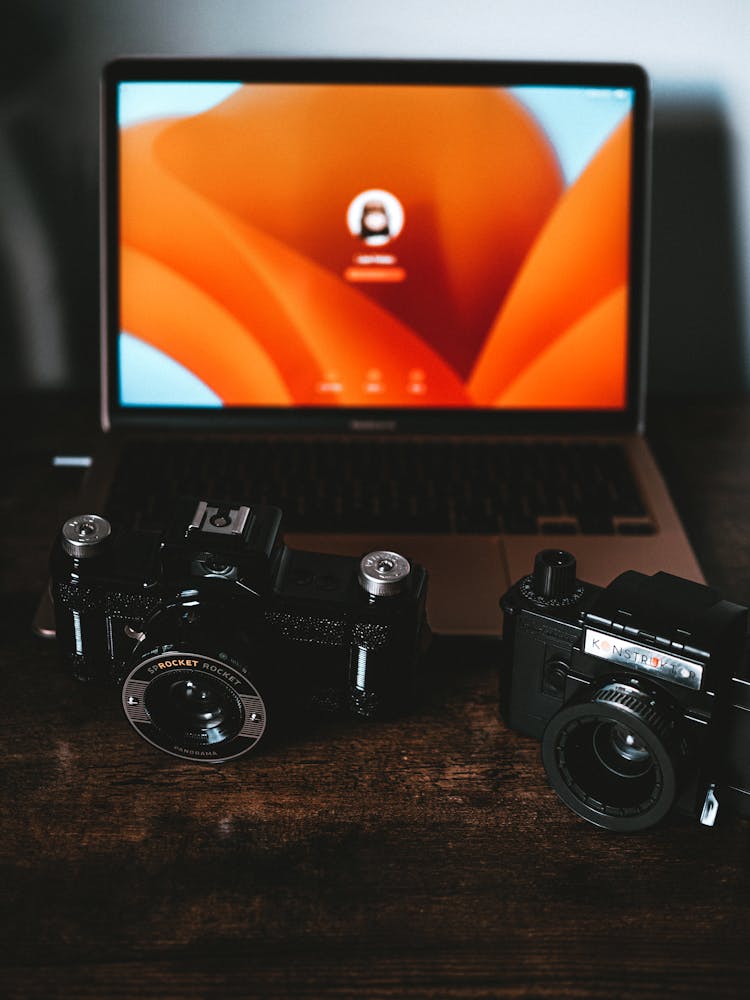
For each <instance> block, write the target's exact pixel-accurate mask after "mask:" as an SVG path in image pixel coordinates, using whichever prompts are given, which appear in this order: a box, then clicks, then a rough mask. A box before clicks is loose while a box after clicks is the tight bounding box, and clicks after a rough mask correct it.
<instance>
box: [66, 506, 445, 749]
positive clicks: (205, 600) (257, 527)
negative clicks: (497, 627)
mask: <svg viewBox="0 0 750 1000" xmlns="http://www.w3.org/2000/svg"><path fill="white" fill-rule="evenodd" d="M51 571H52V572H51V575H52V593H53V600H54V605H55V617H56V629H57V638H58V643H59V646H60V649H61V653H62V656H63V659H64V662H65V663H66V665H67V666H68V667H69V669H70V671H71V673H72V674H73V675H74V676H75V677H76V678H78V679H79V680H85V681H102V682H105V683H107V684H110V685H111V684H114V685H117V686H118V687H119V688H120V689H121V694H122V705H123V710H124V713H125V716H126V717H127V719H128V720H129V722H130V723H131V724H132V725H133V727H134V728H135V729H136V731H137V732H138V733H139V734H140V735H141V736H142V737H143V738H144V739H145V740H147V741H148V742H150V743H152V744H153V745H155V746H156V747H158V748H159V749H161V750H164V751H166V752H167V753H171V754H174V755H175V756H178V757H181V758H183V759H187V760H198V761H207V762H220V761H225V760H230V759H233V758H235V757H238V756H240V755H242V754H245V753H247V752H248V751H251V750H253V748H254V747H256V745H257V744H258V743H259V742H260V741H261V740H264V739H267V738H268V736H269V734H273V733H277V734H278V733H282V732H283V731H284V730H289V729H290V728H291V727H293V726H294V725H295V724H296V723H297V722H299V721H300V719H301V717H303V716H304V715H305V714H306V713H311V712H314V711H318V710H323V711H325V712H336V711H348V712H350V713H352V714H354V715H358V716H362V717H365V718H369V717H382V716H391V715H395V714H398V713H400V712H402V711H403V710H405V709H406V708H408V707H409V705H410V704H411V702H412V701H413V698H414V696H415V693H416V683H417V664H418V660H419V657H420V654H421V652H423V651H424V648H425V646H426V644H427V640H428V637H429V628H428V626H427V622H426V617H425V600H426V593H427V574H426V572H425V570H424V569H423V568H422V567H421V566H418V565H412V564H411V563H410V562H409V561H408V560H407V559H406V558H404V557H403V556H401V555H400V554H398V553H395V552H389V551H377V552H371V553H367V554H366V555H365V556H363V557H362V558H361V559H360V558H352V557H348V556H338V555H326V554H323V553H317V552H307V551H302V550H295V549H291V548H289V547H288V546H286V545H285V544H284V542H283V539H282V535H281V512H280V511H279V510H278V508H275V507H268V506H252V505H245V504H234V503H224V502H215V501H211V500H205V501H204V500H196V499H186V500H184V501H181V502H180V503H179V504H178V505H177V508H176V510H175V514H174V519H173V521H172V523H171V525H170V527H169V528H168V529H167V530H166V531H165V532H164V534H163V535H162V536H156V535H154V534H152V533H145V532H135V531H133V532H128V531H121V532H117V531H113V530H112V528H111V526H110V524H109V523H108V522H107V521H106V520H104V519H103V518H101V517H98V516H96V515H82V516H81V517H77V518H71V519H70V520H68V521H66V523H65V524H64V525H63V528H62V530H61V532H60V535H59V537H58V539H57V541H56V542H55V545H54V548H53V551H52V556H51Z"/></svg>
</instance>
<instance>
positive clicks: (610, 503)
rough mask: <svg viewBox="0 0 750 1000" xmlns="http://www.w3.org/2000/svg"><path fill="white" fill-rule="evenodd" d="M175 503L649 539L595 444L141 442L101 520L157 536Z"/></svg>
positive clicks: (128, 457)
mask: <svg viewBox="0 0 750 1000" xmlns="http://www.w3.org/2000/svg"><path fill="white" fill-rule="evenodd" d="M145 484H148V487H149V489H148V499H147V500H145V501H144V494H145V492H146V491H145V490H144V485H145ZM183 494H189V495H197V494H200V495H202V496H210V497H212V498H214V499H224V498H226V499H227V500H229V499H235V500H247V501H249V502H251V503H269V504H274V505H276V506H278V507H280V508H281V509H282V510H283V512H284V528H285V530H286V531H288V532H327V533H347V532H356V533H372V532H392V533H399V532H401V533H409V534H415V533H420V534H424V533H428V534H432V533H435V534H444V533H469V534H497V533H503V532H504V533H511V534H528V533H535V534H536V533H538V534H577V533H585V534H613V533H620V534H650V533H652V532H653V531H654V525H653V522H652V520H651V519H650V517H649V515H648V512H647V510H646V507H645V505H644V503H643V501H642V499H641V497H640V495H639V491H638V487H637V484H636V481H635V478H634V477H633V474H632V471H631V468H630V463H629V460H628V458H627V455H626V453H625V450H624V448H622V447H621V446H620V445H618V444H607V443H604V444H602V443H597V442H577V443H565V442H557V441H555V442H549V443H540V442H538V441H533V442H523V441H491V442H490V441H435V442H425V441H424V440H421V441H418V442H417V441H414V442H411V441H403V440H402V441H392V440H379V439H378V440H369V441H362V440H356V441H341V440H330V441H326V440H324V439H319V440H316V441H309V440H288V439H283V440H280V439H276V440H265V441H251V442H248V441H246V440H243V441H221V442H218V443H217V442H215V441H214V442H198V443H196V442H191V443H181V442H179V443H175V442H170V443H169V444H166V443H159V442H154V441H149V442H145V441H144V442H140V443H133V444H130V445H128V446H127V447H126V448H125V450H124V452H123V455H122V457H121V461H120V464H119V467H118V473H117V475H116V477H115V480H114V482H113V485H112V489H111V492H110V496H109V502H108V504H107V507H106V511H105V512H106V514H107V516H108V517H109V518H110V520H113V521H118V522H122V523H126V524H128V525H130V526H131V527H136V528H142V529H145V530H160V529H161V528H162V527H163V525H164V522H165V519H166V518H167V517H168V516H169V511H170V507H171V503H170V502H171V501H173V500H174V499H175V498H176V497H177V496H179V495H183Z"/></svg>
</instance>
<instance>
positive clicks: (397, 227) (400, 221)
mask: <svg viewBox="0 0 750 1000" xmlns="http://www.w3.org/2000/svg"><path fill="white" fill-rule="evenodd" d="M346 223H347V226H348V227H349V232H350V233H351V234H352V236H356V237H357V238H358V239H360V240H362V242H363V243H366V244H367V246H370V247H378V246H383V245H384V244H386V243H389V242H390V241H391V240H393V239H395V238H396V237H397V236H398V235H399V233H400V232H401V230H402V229H403V227H404V209H403V207H402V205H401V202H400V201H399V200H398V198H396V196H395V195H393V194H391V193H390V191H382V190H379V189H377V188H372V189H370V190H369V191H361V192H360V193H359V194H358V195H357V197H356V198H354V199H353V200H352V201H351V202H350V204H349V207H348V208H347V210H346Z"/></svg>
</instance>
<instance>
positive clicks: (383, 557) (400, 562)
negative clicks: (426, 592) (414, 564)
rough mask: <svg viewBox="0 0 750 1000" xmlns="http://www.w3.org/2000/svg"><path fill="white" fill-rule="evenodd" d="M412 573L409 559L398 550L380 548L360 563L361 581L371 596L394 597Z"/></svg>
mask: <svg viewBox="0 0 750 1000" xmlns="http://www.w3.org/2000/svg"><path fill="white" fill-rule="evenodd" d="M409 573H411V566H410V564H409V560H408V559H405V558H404V556H402V555H399V554H398V552H389V551H386V550H381V549H378V550H376V551H375V552H368V553H367V555H366V556H363V557H362V559H361V560H360V563H359V583H360V586H361V587H362V589H363V590H365V591H366V592H367V593H368V594H370V596H371V597H394V596H395V595H396V594H400V593H401V591H402V590H403V589H404V585H405V582H406V580H407V579H408V577H409Z"/></svg>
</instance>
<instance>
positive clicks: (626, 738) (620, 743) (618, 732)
mask: <svg viewBox="0 0 750 1000" xmlns="http://www.w3.org/2000/svg"><path fill="white" fill-rule="evenodd" d="M593 740H594V753H595V754H596V756H597V759H598V760H599V762H600V763H601V764H602V765H603V766H604V767H605V768H607V770H609V771H611V772H612V774H615V775H617V776H618V777H620V778H637V777H639V776H640V775H642V774H646V772H647V771H648V770H649V768H651V767H653V760H652V757H651V753H650V751H649V749H648V747H647V746H646V744H645V743H644V742H643V740H641V739H639V738H638V736H636V734H635V733H634V732H633V731H632V730H630V729H628V728H627V727H626V726H623V725H621V724H620V723H617V722H602V723H600V724H599V725H598V726H597V728H596V730H595V731H594V737H593Z"/></svg>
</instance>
